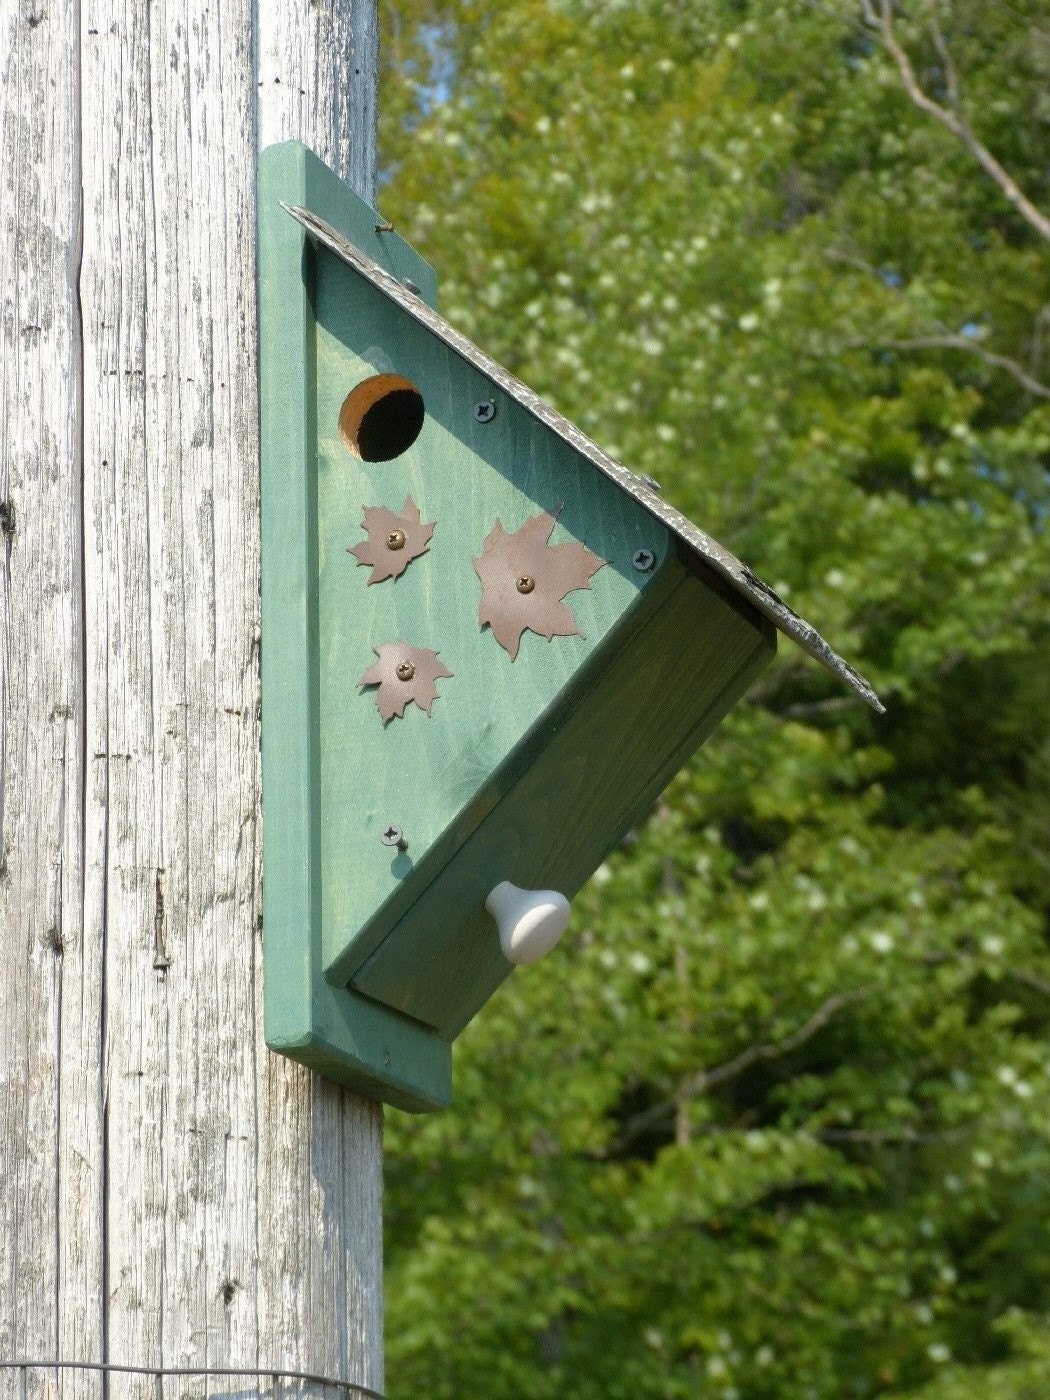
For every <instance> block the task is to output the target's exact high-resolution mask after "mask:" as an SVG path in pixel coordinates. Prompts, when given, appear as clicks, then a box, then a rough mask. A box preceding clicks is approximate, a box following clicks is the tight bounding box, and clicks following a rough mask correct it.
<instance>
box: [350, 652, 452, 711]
mask: <svg viewBox="0 0 1050 1400" xmlns="http://www.w3.org/2000/svg"><path fill="white" fill-rule="evenodd" d="M372 650H373V651H374V652H375V654H376V656H378V657H379V660H378V661H375V662H373V663H372V665H371V666H369V668H368V670H367V671H366V672H365V673H364V675H363V676H362V677H361V679H360V680H359V681H358V682H357V683H358V685H359V686H361V687H362V688H363V687H365V686H368V685H376V686H378V687H379V689H378V691H377V692H376V705H377V706H378V708H379V713H380V715H381V716H382V718H383V723H384V724H388V723H389V721H390V720H392V719H393V717H394V716H395V715H397V716H399V717H400V716H402V715H403V714H404V713H405V706H406V705H407V704H408V703H409V701H410V700H414V701H415V702H416V704H417V705H418V706H419V708H420V709H421V710H422V711H423V712H424V714H428V715H429V714H430V707H431V705H433V703H434V701H435V700H436V699H437V698H438V692H437V686H436V684H435V682H436V681H438V680H440V679H441V677H442V676H447V677H451V675H452V672H451V671H450V670H449V669H448V667H447V666H444V665H442V663H441V662H440V661H439V660H438V654H437V652H436V651H428V650H427V648H426V647H411V646H409V645H408V643H407V642H384V643H383V644H382V646H378V647H373V648H372ZM399 670H400V671H401V675H400V676H399V675H398V671H399ZM402 676H403V677H405V679H402Z"/></svg>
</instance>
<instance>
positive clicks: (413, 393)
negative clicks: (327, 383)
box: [339, 374, 423, 462]
mask: <svg viewBox="0 0 1050 1400" xmlns="http://www.w3.org/2000/svg"><path fill="white" fill-rule="evenodd" d="M422 426H423V395H422V394H421V393H420V392H419V390H418V389H417V388H416V386H415V385H414V384H413V383H412V381H411V379H405V377H404V376H403V375H400V374H373V375H372V376H371V378H370V379H363V380H362V381H361V383H360V384H358V385H357V386H356V388H353V389H351V390H350V392H349V394H347V396H346V398H345V399H344V400H343V406H342V408H341V409H340V410H339V435H340V437H341V438H342V439H343V442H344V443H345V444H346V446H347V447H348V448H349V449H350V451H351V452H352V453H353V454H354V456H355V457H360V459H361V460H362V461H363V462H390V461H393V459H394V458H395V457H400V456H401V454H402V452H407V450H408V449H409V448H410V447H411V446H412V444H413V443H414V442H415V440H416V438H417V437H418V436H419V430H420V429H421V428H422Z"/></svg>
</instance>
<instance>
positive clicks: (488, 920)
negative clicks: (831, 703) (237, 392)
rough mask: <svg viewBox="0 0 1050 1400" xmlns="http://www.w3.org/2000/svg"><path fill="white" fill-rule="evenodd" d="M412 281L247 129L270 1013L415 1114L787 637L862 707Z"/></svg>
mask: <svg viewBox="0 0 1050 1400" xmlns="http://www.w3.org/2000/svg"><path fill="white" fill-rule="evenodd" d="M434 303H435V279H434V276H433V274H432V272H431V270H430V268H429V267H428V266H427V265H426V264H425V263H424V262H423V261H422V260H421V259H420V258H419V257H418V256H417V255H416V254H415V253H413V251H412V250H411V249H410V248H409V247H408V245H407V244H405V243H404V242H403V241H402V240H401V239H400V238H399V237H398V236H397V234H395V233H394V232H393V231H392V230H390V229H389V228H388V227H387V226H386V225H384V224H383V223H382V222H381V221H380V220H379V219H378V217H377V215H376V214H375V212H374V211H373V210H372V209H371V208H369V207H368V206H367V205H366V204H364V203H363V202H362V201H361V200H360V199H358V198H357V197H356V196H355V195H354V194H353V193H351V191H350V190H349V189H347V188H346V187H345V186H344V185H343V184H342V183H341V182H340V181H339V180H338V179H337V178H336V177H335V176H334V175H333V174H332V172H331V171H330V170H328V169H327V168H326V167H325V166H324V165H322V164H321V162H320V161H318V160H317V159H316V157H314V156H313V155H311V153H310V152H309V151H307V150H306V149H305V148H304V147H302V146H299V145H296V144H287V145H281V146H275V147H271V148H270V149H269V150H267V151H265V152H264V153H263V155H262V158H261V163H260V173H259V327H260V401H261V419H262V515H263V612H262V617H263V643H262V686H263V689H262V695H263V813H264V831H265V851H264V925H263V938H264V948H265V977H266V991H265V996H266V1036H267V1041H268V1043H269V1045H270V1046H271V1047H272V1048H273V1049H275V1050H279V1051H281V1052H283V1053H285V1054H288V1055H291V1056H293V1057H294V1058H296V1059H298V1060H301V1061H302V1062H303V1063H305V1064H307V1065H309V1066H312V1067H313V1068H315V1069H316V1070H318V1071H319V1072H320V1073H322V1074H326V1075H329V1076H331V1077H332V1078H334V1079H337V1080H340V1081H342V1082H343V1083H346V1084H349V1085H351V1086H353V1087H354V1088H356V1089H358V1090H360V1091H362V1092H364V1093H366V1094H370V1095H373V1096H375V1097H377V1098H381V1099H385V1100H387V1101H388V1102H390V1103H393V1104H397V1105H399V1106H400V1107H403V1108H410V1109H425V1108H435V1107H439V1106H441V1105H443V1104H445V1103H447V1102H448V1099H449V1094H450V1058H451V1046H452V1042H453V1040H454V1039H455V1037H456V1036H457V1035H458V1033H459V1032H460V1031H461V1030H462V1029H463V1027H464V1026H465V1025H466V1024H467V1022H468V1021H469V1020H470V1019H471V1017H472V1016H474V1014H475V1013H476V1012H477V1011H478V1010H479V1008H480V1007H481V1006H482V1005H484V1003H485V1002H486V1001H487V1000H488V998H489V997H490V996H491V995H492V994H493V992H494V991H495V990H496V989H497V987H498V986H499V984H500V983H501V982H502V981H503V979H504V978H505V977H506V976H507V975H508V974H509V973H510V971H511V969H512V966H513V965H514V963H523V962H531V961H534V960H535V959H536V958H537V957H539V956H540V955H541V954H542V953H544V952H546V951H547V950H549V949H550V948H551V947H552V946H553V945H554V943H555V942H557V940H558V937H559V935H560V934H561V932H562V931H563V929H564V927H565V924H566V922H567V918H568V908H569V904H568V901H569V900H571V898H572V896H573V895H574V894H575V893H576V892H577V891H578V890H579V889H580V887H581V886H582V885H583V884H584V882H585V881H586V880H587V879H588V878H589V877H590V876H591V874H592V873H593V872H594V870H595V869H596V868H597V867H598V866H599V865H600V864H601V862H602V861H603V860H604V859H605V857H606V855H607V854H608V853H609V851H610V850H611V849H612V848H613V847H614V846H615V845H616V844H617V843H618V842H619V841H620V840H621V839H622V837H623V836H624V834H625V833H626V832H627V831H628V830H629V829H630V828H631V827H632V825H634V824H635V823H637V822H638V821H640V820H641V819H642V818H643V817H644V816H645V814H646V812H647V811H648V810H649V808H650V807H651V805H652V803H653V801H654V800H655V798H656V797H657V795H658V794H659V793H660V791H661V790H662V789H663V788H664V787H665V785H666V784H667V783H668V781H669V780H670V779H671V777H672V776H673V775H674V773H675V772H676V771H677V770H678V769H679V768H680V767H681V766H682V764H683V763H685V761H686V760H687V759H688V758H689V756H690V754H692V752H693V751H694V750H695V749H696V748H697V746H698V745H699V744H701V743H702V742H703V740H704V739H705V738H706V737H707V736H708V734H710V733H711V731H712V729H714V727H715V726H716V725H717V723H718V721H719V720H720V719H721V718H722V716H723V715H724V714H725V713H726V711H727V710H728V709H729V708H730V707H731V706H732V705H733V704H734V702H735V701H737V700H738V699H739V698H740V697H741V696H742V695H743V694H744V692H745V691H746V690H747V688H748V687H749V686H750V685H751V683H752V682H753V681H754V679H755V677H756V676H757V675H758V674H759V672H760V671H761V670H762V669H763V667H765V666H766V665H768V663H769V662H770V660H771V659H772V657H773V654H774V651H775V648H776V636H777V631H778V630H779V631H781V632H784V633H786V634H787V635H788V636H790V637H792V638H793V639H794V640H795V641H796V642H798V643H799V644H800V645H801V646H802V647H803V648H805V650H807V651H808V652H809V653H810V654H811V655H813V656H814V657H815V658H816V659H817V660H818V661H820V662H822V663H823V664H824V665H825V666H826V667H828V669H829V670H831V671H833V672H834V673H835V674H836V675H837V676H839V677H840V678H841V679H842V680H843V681H844V682H845V684H847V685H848V686H850V687H851V688H852V689H853V690H855V691H856V692H858V693H859V694H860V695H862V696H863V697H864V698H865V699H866V700H868V701H869V702H871V703H872V704H874V705H875V706H876V707H878V701H877V700H876V698H875V696H874V695H873V694H872V692H871V690H870V689H869V687H868V686H867V685H866V683H865V682H864V681H863V680H862V679H861V678H860V677H859V676H858V675H857V674H856V673H855V672H854V671H853V670H851V669H850V667H848V666H847V665H846V664H845V663H844V662H843V661H841V660H840V659H839V658H838V657H837V656H836V655H835V654H834V652H832V651H831V649H830V648H829V647H828V646H827V644H826V643H825V642H824V641H823V640H822V639H821V638H820V637H819V636H818V635H817V633H816V632H814V631H813V629H812V628H811V627H809V626H808V625H807V624H806V623H805V622H803V621H802V620H801V619H800V618H799V617H797V616H796V614H794V613H793V612H792V611H791V610H790V609H789V608H787V607H786V606H785V605H784V603H782V602H781V601H780V599H779V598H778V597H777V596H776V594H775V593H774V592H773V591H772V590H771V589H769V588H767V587H766V586H765V585H764V584H763V583H761V582H760V580H759V579H757V578H756V577H755V576H754V575H753V574H752V573H751V572H750V570H748V569H747V568H746V567H745V566H744V565H742V564H741V563H740V562H739V561H738V560H737V559H735V558H734V557H733V556H732V555H731V554H729V553H728V551H726V550H725V549H723V548H722V547H721V546H720V545H718V544H717V543H716V542H715V541H714V540H712V539H710V538H709V537H708V536H707V535H705V534H704V533H703V531H701V530H699V529H698V528H697V527H696V526H694V525H692V524H690V523H689V522H688V521H687V520H685V519H684V518H683V517H682V516H681V515H679V514H678V513H677V512H676V511H674V510H673V509H671V508H670V507H669V506H668V505H667V504H666V503H665V502H664V501H663V500H662V499H661V497H660V496H659V495H658V494H657V491H656V489H655V486H654V483H652V482H650V481H647V480H646V479H644V478H641V477H638V476H636V475H634V474H633V473H632V472H630V471H628V470H627V469H626V468H624V467H622V466H620V465H619V464H617V463H616V462H614V461H613V460H612V459H611V458H610V457H608V456H607V455H606V454H605V453H604V452H602V451H601V449H600V448H598V447H596V446H595V444H594V443H592V442H591V441H590V440H589V439H588V438H586V437H585V436H584V434H583V433H581V432H580V431H579V430H578V429H576V428H575V427H573V426H572V424H570V423H568V422H567V421H566V420H565V419H564V418H562V417H561V416H560V415H559V414H558V413H556V412H555V411H554V410H553V409H551V408H549V407H548V406H547V405H545V404H544V403H542V402H541V401H540V400H539V399H538V398H537V397H536V396H535V395H534V394H532V393H531V392H530V391H529V390H528V389H527V388H525V386H524V385H523V384H521V383H519V382H518V381H517V380H516V379H514V378H513V377H512V376H511V375H510V374H508V373H507V372H506V371H504V370H503V369H501V368H500V367H499V366H498V365H496V364H495V363H494V362H493V361H491V360H490V359H489V358H488V357H487V356H486V355H485V354H484V353H483V352H482V351H480V350H479V349H477V347H476V346H474V345H473V344H471V343H470V342H469V341H468V340H467V339H466V338H465V337H464V336H462V335H460V334H459V333H457V332H456V331H455V330H454V329H453V328H452V327H451V326H449V325H448V324H447V323H446V322H445V321H444V320H443V319H442V318H441V317H440V316H439V315H438V314H437V312H436V310H435V309H434ZM557 955H558V956H566V957H571V956H572V950H571V946H570V947H568V948H567V949H563V950H560V951H559V953H558V954H557Z"/></svg>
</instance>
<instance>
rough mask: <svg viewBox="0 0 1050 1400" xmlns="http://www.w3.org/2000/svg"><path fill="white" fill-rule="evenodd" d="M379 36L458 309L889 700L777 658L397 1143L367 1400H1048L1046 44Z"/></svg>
mask: <svg viewBox="0 0 1050 1400" xmlns="http://www.w3.org/2000/svg"><path fill="white" fill-rule="evenodd" d="M385 23H386V29H387V44H386V50H385V53H386V74H387V87H386V94H385V97H384V107H383V122H384V152H385V156H384V159H385V162H386V172H387V184H386V187H385V191H384V206H385V208H386V211H387V212H388V214H391V215H392V217H394V219H395V220H396V222H397V223H398V226H399V227H400V228H401V229H402V231H403V232H404V233H405V234H406V236H407V237H409V238H410V239H411V240H412V241H413V242H414V243H415V244H416V245H417V246H419V247H420V248H421V250H422V251H424V252H425V253H426V254H428V255H429V256H430V258H431V259H432V261H433V262H434V263H435V264H436V266H437V267H438V270H439V272H440V275H441V283H442V294H443V303H444V309H445V311H446V314H447V315H448V316H449V317H450V319H451V320H452V321H453V322H455V323H456V324H458V325H460V326H462V327H463V329H465V330H466V331H467V332H468V333H470V334H471V335H473V336H474V338H475V339H477V340H478V341H479V343H480V344H482V345H483V346H485V347H486V349H488V350H490V351H491V352H492V353H494V354H495V355H496V357H497V358H499V359H502V360H503V361H504V362H505V363H506V364H507V365H508V366H509V367H510V368H512V369H513V370H514V371H515V373H517V374H519V375H520V376H521V377H522V378H524V379H525V380H526V382H528V383H529V384H530V385H532V387H534V388H535V389H537V390H538V391H539V392H540V393H543V394H545V395H546V396H547V397H549V398H551V399H552V400H553V401H554V402H555V403H556V404H557V405H558V407H559V408H561V409H562V410H563V411H564V412H566V413H567V414H568V415H569V416H570V417H572V418H574V419H576V420H577V421H579V422H580V423H581V425H582V426H584V427H585V428H586V429H587V431H589V432H590V433H591V434H592V436H594V437H595V438H596V439H597V440H598V441H599V442H601V443H602V444H603V446H605V447H607V448H609V449H610V450H611V451H613V452H614V453H615V454H617V455H619V456H620V457H621V458H622V460H624V461H625V462H626V463H627V464H628V465H630V466H632V467H634V468H635V469H637V470H640V471H644V472H647V473H649V474H651V475H652V476H654V477H656V478H657V479H658V480H659V481H661V482H662V484H663V487H664V490H665V494H666V495H667V496H668V497H669V498H670V499H671V500H672V501H674V502H675V504H676V505H679V506H680V507H681V508H682V509H683V510H685V512H686V513H687V514H689V515H691V516H692V517H693V518H695V519H696V520H698V521H699V522H700V523H701V524H702V525H703V526H704V527H705V528H707V529H709V530H710V531H711V532H712V533H714V534H715V535H716V536H718V537H719V538H722V539H724V540H726V542H727V543H729V544H730V545H731V546H732V547H733V548H734V549H735V550H736V551H737V552H738V553H740V554H742V555H743V556H744V557H745V558H747V559H748V560H749V561H750V562H751V563H752V564H753V565H754V567H755V568H756V569H757V570H758V571H759V572H760V573H761V574H762V575H763V576H764V577H766V578H768V579H769V580H770V582H772V583H773V584H774V585H775V586H776V588H777V589H778V591H780V592H781V593H783V594H784V595H785V596H786V597H787V598H788V600H789V601H790V602H792V603H793V604H794V605H795V606H796V607H797V608H798V609H799V611H801V612H802V613H804V614H805V615H806V616H811V617H812V618H814V619H816V620H817V621H818V622H819V623H820V625H821V627H822V629H823V630H824V631H825V632H826V634H827V635H828V636H829V637H830V638H832V639H833V641H834V642H835V644H836V645H837V646H838V647H839V648H841V650H842V651H843V652H844V653H845V654H846V655H847V656H849V657H850V659H852V660H854V661H855V662H856V663H857V664H858V665H859V666H860V667H861V668H862V669H863V670H864V671H865V672H866V674H868V675H869V676H871V677H872V679H873V680H874V681H875V682H876V684H877V686H878V688H879V689H880V692H881V694H882V695H883V698H884V699H885V701H886V702H887V704H888V706H889V713H888V715H887V716H886V717H885V718H883V719H881V720H879V719H875V718H874V717H872V716H870V715H868V714H867V713H865V712H864V711H863V709H862V708H861V707H860V706H858V705H854V703H853V702H852V701H851V700H850V698H849V697H847V696H845V695H843V694H842V693H840V692H839V691H838V690H836V688H835V687H834V685H833V684H832V683H831V682H830V681H829V679H828V678H827V677H826V676H824V675H823V674H822V673H821V672H820V670H819V669H818V668H816V667H815V666H813V665H812V664H810V663H808V662H806V661H805V660H804V659H803V658H802V657H801V655H800V654H798V653H797V652H795V651H793V650H792V649H791V648H790V647H787V646H785V647H784V648H783V651H782V655H781V657H780V659H779V660H778V662H777V664H776V666H775V667H774V668H773V669H772V670H771V671H770V672H768V673H767V674H766V676H765V677H764V678H763V680H762V681H761V682H760V683H759V685H758V686H757V687H756V689H755V691H754V693H753V694H752V696H751V697H750V703H749V704H748V705H746V706H743V707H741V708H740V709H739V710H738V711H737V712H736V713H735V714H734V715H733V716H732V717H731V718H730V719H729V720H728V721H727V722H726V724H725V725H723V727H722V729H721V730H720V731H719V733H718V734H717V735H716V736H715V737H714V738H713V739H712V740H711V741H710V743H709V744H708V745H707V747H706V748H705V749H704V750H703V751H702V753H701V754H700V755H698V756H697V758H696V759H695V760H694V762H693V763H692V765H691V766H690V767H689V769H688V770H687V771H686V772H685V773H683V774H682V775H681V776H680V777H679V778H678V779H677V780H676V782H675V783H674V784H673V786H672V788H671V789H670V790H669V791H668V793H667V794H666V795H665V797H664V799H663V800H662V801H661V803H660V804H659V805H658V807H657V809H656V810H655V811H654V812H653V814H652V816H651V819H650V820H649V821H648V823H647V824H646V826H645V827H644V829H642V830H639V831H638V832H636V833H633V834H632V836H631V837H630V839H629V840H628V841H627V842H625V843H624V849H623V850H622V851H621V852H619V853H618V854H617V855H616V856H615V857H614V858H613V859H612V860H610V862H609V863H608V865H607V866H606V867H603V869H602V870H601V871H600V872H599V874H598V876H597V877H596V879H595V880H594V881H593V882H592V885H591V886H590V887H589V889H588V890H587V891H585V892H584V894H583V896H582V897H581V898H580V899H579V900H578V902H577V903H578V907H577V909H576V913H575V917H574V923H573V926H572V929H571V930H570V933H569V935H568V936H567V939H566V943H565V945H564V946H563V947H562V948H561V949H560V950H559V951H558V952H557V953H555V954H554V955H552V956H551V957H550V958H549V959H548V960H546V961H545V962H544V963H543V964H541V965H539V966H537V967H536V968H533V969H530V970H529V971H528V973H527V975H521V974H519V975H516V976H515V978H514V979H513V980H512V982H511V983H509V984H508V985H507V987H506V988H505V989H504V990H503V991H502V992H501V993H500V995H499V996H498V997H496V998H495V999H494V1001H493V1002H492V1003H491V1004H490V1006H489V1007H488V1008H487V1010H486V1011H485V1013H484V1014H483V1015H482V1016H481V1017H480V1018H479V1019H478V1021H477V1022H476V1023H475V1024H474V1025H473V1026H472V1027H471V1028H470V1029H469V1031H468V1032H467V1033H466V1034H465V1035H464V1036H463V1038H462V1040H461V1042H460V1045H459V1049H458V1052H457V1066H456V1089H455V1108H454V1109H453V1111H451V1112H450V1113H447V1114H445V1115H443V1116H441V1117H438V1118H435V1119H432V1120H416V1119H408V1118H404V1117H402V1116H400V1115H393V1114H392V1115H391V1117H390V1129H389V1138H388V1141H389V1166H388V1189H389V1208H388V1220H389V1355H390V1370H391V1387H392V1393H393V1394H395V1395H397V1394H400V1395H406V1396H407V1395H428V1396H433V1397H445V1396H447V1397H461V1396H464V1395H473V1394H476V1395H484V1396H485V1397H486V1400H504V1398H505V1397H506V1400H509V1398H510V1397H518V1396H523V1395H528V1396H530V1397H534V1398H537V1400H538V1398H540V1397H554V1396H566V1395H571V1396H573V1397H578V1400H589V1398H590V1397H595V1400H597V1397H608V1398H609V1400H616V1397H620V1396H623V1397H627V1396H630V1397H632V1400H638V1397H647V1396H652V1397H657V1396H659V1397H674V1396H698V1395H702V1396H717V1397H724V1400H733V1397H740V1398H741V1400H743V1397H747V1398H748V1400H751V1397H756V1398H758V1400H761V1397H777V1400H810V1397H812V1398H813V1400H817V1398H818V1397H819V1400H824V1398H825V1397H828V1398H829V1400H830V1397H839V1396H873V1395H883V1394H895V1395H904V1394H909V1395H914V1394H921V1395H923V1396H924V1397H925V1400H956V1397H961V1396H963V1395H966V1396H974V1397H977V1396H981V1397H993V1398H994V1400H1020V1398H1021V1397H1022V1396H1029V1395H1036V1394H1039V1395H1043V1394H1045V1393H1046V1389H1047V1384H1046V1383H1047V1380H1048V1379H1050V1340H1048V1337H1050V1323H1047V1322H1046V1321H1045V1319H1046V1318H1047V1317H1050V1127H1048V1124H1050V1047H1048V1045H1047V1029H1048V1026H1050V953H1048V946H1047V937H1048V932H1050V857H1048V852H1047V834H1048V832H1050V738H1048V732H1050V726H1048V717H1050V667H1048V664H1047V663H1048V660H1050V646H1048V638H1050V609H1048V594H1050V541H1048V536H1047V531H1046V522H1047V513H1048V508H1050V387H1048V386H1050V345H1048V339H1050V261H1048V257H1047V246H1046V229H1045V227H1044V225H1045V220H1046V211H1047V210H1048V209H1050V162H1048V161H1047V142H1048V134H1050V97H1048V96H1047V94H1048V92H1050V84H1048V81H1047V79H1048V77H1050V18H1048V16H1047V12H1046V7H1045V3H1043V0H1011V3H1009V4H1006V3H1003V0H955V3H953V4H950V3H946V0H912V3H911V4H910V5H909V6H908V8H907V11H906V12H904V11H900V10H899V9H896V8H895V7H894V6H893V5H891V4H889V3H885V2H884V0H870V3H853V0H780V3H776V2H775V0H709V2H708V3H705V4H704V5H682V4H681V3H680V0H501V3H496V2H495V0H492V2H491V3H483V0H446V2H445V3H442V0H429V3H423V2H422V0H396V3H395V0H390V3H388V4H387V5H386V7H385ZM1041 221H1042V222H1041Z"/></svg>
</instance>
